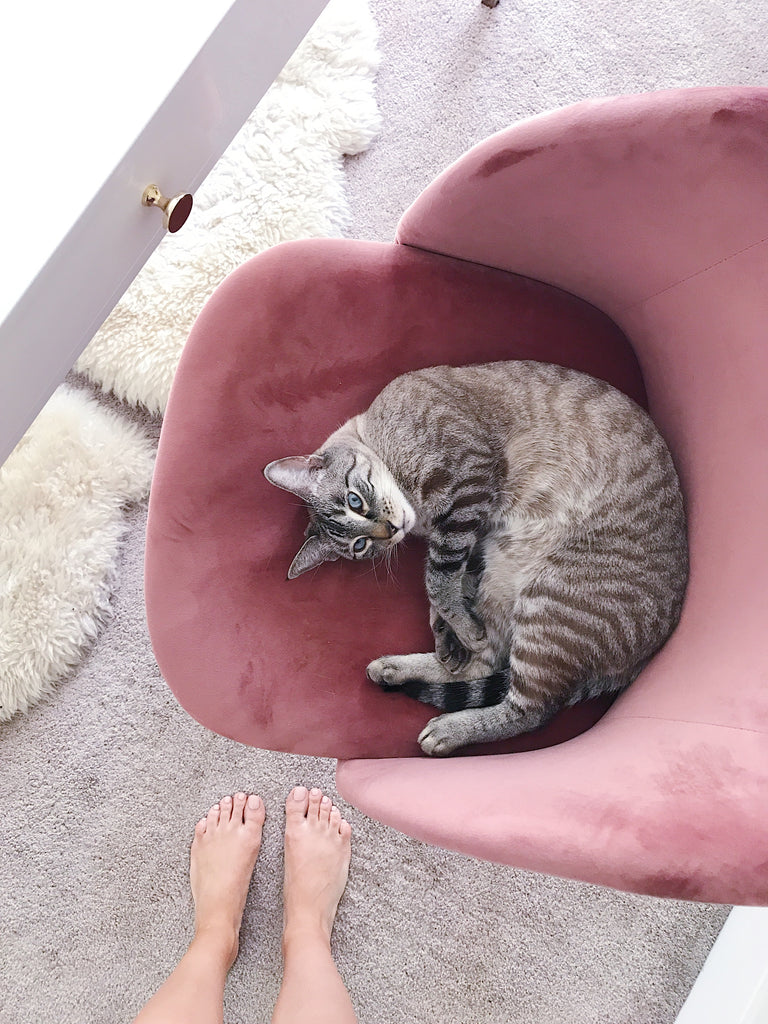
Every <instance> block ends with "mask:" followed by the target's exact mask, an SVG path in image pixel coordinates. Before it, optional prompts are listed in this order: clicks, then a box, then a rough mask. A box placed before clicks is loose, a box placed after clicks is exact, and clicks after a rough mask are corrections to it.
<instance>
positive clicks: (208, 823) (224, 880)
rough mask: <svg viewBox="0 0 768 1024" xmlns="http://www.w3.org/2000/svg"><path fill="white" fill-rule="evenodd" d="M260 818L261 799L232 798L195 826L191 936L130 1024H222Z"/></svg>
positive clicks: (192, 852) (192, 855)
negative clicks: (132, 1023)
mask: <svg viewBox="0 0 768 1024" xmlns="http://www.w3.org/2000/svg"><path fill="white" fill-rule="evenodd" d="M264 816H265V810H264V804H263V801H262V800H261V798H260V797H258V796H255V795H253V794H252V795H251V796H248V797H246V794H245V793H237V794H236V795H235V796H234V797H229V796H227V797H224V798H223V799H222V800H221V801H220V802H219V803H218V804H215V805H214V806H213V807H212V808H211V809H210V811H209V812H208V814H207V816H206V817H205V818H203V819H202V820H201V821H199V822H198V823H197V825H196V826H195V837H194V839H193V841H192V850H191V853H190V872H189V873H190V883H191V886H192V895H193V897H194V901H195V936H194V938H193V940H192V942H191V943H190V946H189V949H188V950H187V952H186V953H185V954H184V956H183V957H182V959H181V961H180V962H179V965H178V967H177V968H176V970H175V971H174V972H173V974H172V975H171V976H170V977H169V978H168V980H167V981H166V982H165V983H164V984H163V986H162V987H161V988H160V989H159V990H158V991H157V992H156V993H155V995H154V996H153V997H152V999H150V1001H149V1002H148V1003H147V1004H146V1006H145V1007H144V1009H143V1010H142V1011H141V1012H140V1013H139V1015H138V1017H137V1018H136V1020H135V1022H134V1024H222V1021H223V1012H224V1011H223V998H224V985H225V982H226V978H227V974H228V973H229V970H230V968H231V966H232V964H233V963H234V962H235V958H236V957H237V952H238V943H239V934H240V924H241V922H242V917H243V908H244V907H245V900H246V896H247V895H248V886H249V884H250V880H251V876H252V874H253V868H254V865H255V863H256V858H257V856H258V853H259V848H260V846H261V830H262V825H263V824H264Z"/></svg>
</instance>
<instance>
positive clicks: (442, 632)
mask: <svg viewBox="0 0 768 1024" xmlns="http://www.w3.org/2000/svg"><path fill="white" fill-rule="evenodd" d="M432 633H433V635H434V638H435V655H436V657H437V660H438V661H439V662H440V664H441V665H443V666H445V668H447V669H448V671H449V672H458V671H459V670H460V669H462V668H463V667H464V666H465V665H466V664H467V663H468V662H469V659H470V658H471V657H472V654H471V652H470V651H468V650H467V648H466V647H464V645H463V644H461V643H459V639H458V637H457V636H456V634H455V633H454V631H453V630H452V629H451V627H450V626H449V625H448V623H447V622H446V621H445V619H443V618H437V619H435V622H434V624H433V626H432Z"/></svg>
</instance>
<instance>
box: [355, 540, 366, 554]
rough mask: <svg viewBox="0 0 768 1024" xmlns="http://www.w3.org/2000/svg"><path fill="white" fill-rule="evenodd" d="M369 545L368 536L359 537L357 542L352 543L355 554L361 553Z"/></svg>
mask: <svg viewBox="0 0 768 1024" xmlns="http://www.w3.org/2000/svg"><path fill="white" fill-rule="evenodd" d="M367 547H368V538H367V537H358V538H357V540H356V541H355V543H354V544H353V545H352V550H353V551H354V552H355V554H358V555H361V554H362V553H363V551H365V549H366V548H367Z"/></svg>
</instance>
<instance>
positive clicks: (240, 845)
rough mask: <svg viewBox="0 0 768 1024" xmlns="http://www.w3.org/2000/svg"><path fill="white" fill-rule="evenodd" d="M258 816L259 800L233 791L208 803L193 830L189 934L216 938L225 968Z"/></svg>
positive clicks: (234, 942)
mask: <svg viewBox="0 0 768 1024" xmlns="http://www.w3.org/2000/svg"><path fill="white" fill-rule="evenodd" d="M264 817H265V810H264V802H263V801H262V799H261V797H258V796H255V795H253V794H251V796H246V794H245V793H236V794H235V796H234V797H231V796H225V797H223V799H222V800H220V801H219V803H218V804H214V805H213V807H212V808H211V809H210V811H209V812H208V815H207V817H205V818H202V819H201V820H200V821H198V823H197V825H196V826H195V838H194V839H193V841H192V851H191V854H190V866H189V878H190V883H191V885H192V896H193V897H194V900H195V935H196V936H200V935H205V936H207V937H213V938H215V939H217V940H220V941H221V942H222V943H223V944H224V946H226V955H227V959H228V961H229V966H230V967H231V966H232V964H233V963H234V962H235V958H236V957H237V951H238V948H239V936H240V925H241V924H242V920H243V909H244V907H245V900H246V897H247V895H248V886H249V884H250V881H251V876H252V875H253V868H254V865H255V864H256V858H257V857H258V855H259V848H260V847H261V828H262V825H263V824H264Z"/></svg>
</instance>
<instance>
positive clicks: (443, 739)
mask: <svg viewBox="0 0 768 1024" xmlns="http://www.w3.org/2000/svg"><path fill="white" fill-rule="evenodd" d="M451 717H452V716H451V715H438V716H437V718H431V719H430V720H429V721H428V722H427V724H426V725H425V726H424V728H423V729H422V730H421V732H420V733H419V746H420V747H421V749H422V750H423V751H424V753H425V754H428V755H429V756H430V757H447V756H448V755H449V754H452V753H453V752H454V750H456V749H457V747H460V746H462V743H461V742H457V737H456V735H455V732H454V730H453V729H452V728H451V723H450V719H451Z"/></svg>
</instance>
